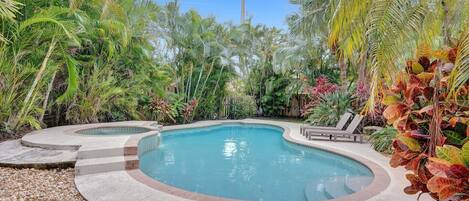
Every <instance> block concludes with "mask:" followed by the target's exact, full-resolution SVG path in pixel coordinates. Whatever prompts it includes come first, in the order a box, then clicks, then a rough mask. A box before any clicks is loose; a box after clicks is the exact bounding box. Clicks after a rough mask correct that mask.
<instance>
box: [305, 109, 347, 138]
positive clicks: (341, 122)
mask: <svg viewBox="0 0 469 201" xmlns="http://www.w3.org/2000/svg"><path fill="white" fill-rule="evenodd" d="M350 117H352V114H351V113H350V112H345V113H344V114H343V115H342V116H340V119H339V122H337V124H336V126H335V127H327V126H310V125H302V126H301V127H300V133H301V134H302V135H303V136H306V132H307V131H309V130H311V131H322V130H343V129H344V126H345V124H347V122H348V121H349V120H350Z"/></svg>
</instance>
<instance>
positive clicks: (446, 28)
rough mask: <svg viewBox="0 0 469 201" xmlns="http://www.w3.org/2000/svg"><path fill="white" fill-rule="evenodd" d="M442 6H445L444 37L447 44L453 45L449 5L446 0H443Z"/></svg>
mask: <svg viewBox="0 0 469 201" xmlns="http://www.w3.org/2000/svg"><path fill="white" fill-rule="evenodd" d="M441 6H443V25H442V26H443V27H442V29H443V31H442V33H443V38H444V42H445V45H447V46H449V47H451V46H453V44H452V41H451V33H450V28H449V14H448V12H449V11H448V5H447V4H446V1H445V0H442V1H441Z"/></svg>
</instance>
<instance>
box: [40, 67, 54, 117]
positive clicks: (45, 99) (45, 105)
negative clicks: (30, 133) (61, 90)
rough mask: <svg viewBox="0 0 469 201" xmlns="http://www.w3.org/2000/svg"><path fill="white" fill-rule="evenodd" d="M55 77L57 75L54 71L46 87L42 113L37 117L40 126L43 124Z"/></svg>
mask: <svg viewBox="0 0 469 201" xmlns="http://www.w3.org/2000/svg"><path fill="white" fill-rule="evenodd" d="M56 75H57V70H55V71H54V74H52V78H51V81H50V82H49V86H47V92H46V95H45V98H44V102H43V103H42V110H43V112H42V114H41V116H40V117H39V122H41V123H42V124H44V122H43V120H44V115H45V114H46V110H47V104H48V103H49V96H50V92H51V91H52V88H53V87H54V80H55V76H56Z"/></svg>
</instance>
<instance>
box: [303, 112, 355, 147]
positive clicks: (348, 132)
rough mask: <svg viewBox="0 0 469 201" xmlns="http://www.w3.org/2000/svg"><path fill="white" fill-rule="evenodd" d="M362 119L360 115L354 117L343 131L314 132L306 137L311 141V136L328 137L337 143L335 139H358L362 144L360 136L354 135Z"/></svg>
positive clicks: (309, 132) (310, 132)
mask: <svg viewBox="0 0 469 201" xmlns="http://www.w3.org/2000/svg"><path fill="white" fill-rule="evenodd" d="M362 119H363V116H362V115H359V114H357V115H355V117H353V119H352V121H351V122H350V124H349V125H348V127H347V129H345V130H314V131H308V132H306V137H307V138H308V139H309V140H311V137H312V136H328V137H329V139H330V140H332V138H334V141H337V138H338V137H339V138H351V137H354V141H356V139H357V138H359V141H360V143H362V142H363V135H362V134H354V132H355V130H356V129H357V127H358V126H359V125H360V123H361V121H362Z"/></svg>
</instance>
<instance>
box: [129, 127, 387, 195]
mask: <svg viewBox="0 0 469 201" xmlns="http://www.w3.org/2000/svg"><path fill="white" fill-rule="evenodd" d="M233 123H235V124H257V125H268V126H273V127H279V128H282V129H283V134H282V137H283V139H284V140H286V141H287V142H290V143H293V144H298V145H301V146H306V147H312V148H316V149H319V150H323V151H327V152H331V153H333V154H337V155H339V156H343V157H346V158H349V159H352V160H354V161H357V162H359V163H360V164H362V165H364V166H365V167H367V168H368V169H369V170H370V171H371V172H372V173H373V176H374V177H373V181H372V182H371V184H370V185H368V186H367V187H365V188H364V189H363V190H360V191H358V192H355V193H353V194H349V195H346V196H343V197H340V198H335V199H330V200H329V201H350V200H368V199H371V198H373V197H374V196H377V195H378V194H379V193H381V192H382V191H384V190H385V189H386V188H387V187H388V186H389V185H390V182H391V178H390V176H389V174H388V173H387V172H386V170H385V169H384V168H382V167H381V166H379V165H378V164H376V163H375V162H373V161H371V160H368V159H366V158H364V157H362V156H358V155H355V154H352V153H346V152H343V151H340V150H338V149H334V148H330V147H326V146H321V145H313V144H308V143H306V142H304V141H301V140H298V139H295V138H293V137H292V134H293V133H292V132H291V129H290V128H289V127H288V126H285V125H277V124H275V123H270V122H249V121H247V120H224V121H216V122H210V123H207V124H204V125H195V124H185V125H178V126H174V127H172V128H167V127H166V128H165V127H163V131H173V130H183V129H188V128H204V127H212V126H217V125H223V124H233ZM154 135H160V133H158V134H155V133H152V134H140V135H135V136H131V137H130V138H129V139H128V140H127V142H126V143H125V148H124V160H125V169H126V173H127V174H128V175H129V176H130V177H132V178H133V179H135V180H136V181H137V182H140V183H142V184H144V185H146V186H148V187H150V188H152V189H155V190H158V191H161V192H165V193H168V194H171V195H174V196H177V197H181V198H185V199H190V200H198V201H234V200H236V199H229V198H223V197H217V196H211V195H206V194H201V193H196V192H191V191H187V190H183V189H180V188H177V187H174V186H171V185H168V184H165V183H162V182H160V181H158V180H156V179H153V178H151V177H149V176H147V175H146V174H145V173H143V172H142V171H141V170H140V168H139V158H138V144H139V142H140V140H142V139H144V138H146V137H149V136H154Z"/></svg>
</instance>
